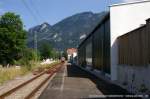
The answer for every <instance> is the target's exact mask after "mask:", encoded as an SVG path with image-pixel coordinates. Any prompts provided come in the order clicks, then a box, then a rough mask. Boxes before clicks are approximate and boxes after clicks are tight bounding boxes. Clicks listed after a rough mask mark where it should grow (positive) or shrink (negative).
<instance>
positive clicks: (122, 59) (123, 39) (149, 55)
mask: <svg viewBox="0 0 150 99" xmlns="http://www.w3.org/2000/svg"><path fill="white" fill-rule="evenodd" d="M149 31H150V19H149V20H147V23H146V25H144V26H142V27H140V28H137V29H135V30H133V31H131V32H129V33H127V34H124V35H122V36H120V37H119V38H118V44H119V47H118V55H119V56H118V57H119V58H118V60H119V63H118V75H117V77H118V79H117V81H118V82H119V83H120V84H122V85H123V83H124V82H126V83H127V85H126V88H127V89H129V91H130V90H131V91H136V92H140V89H141V87H142V85H143V84H144V85H145V88H147V89H149V90H150V79H149V76H150V66H149V64H150V39H149V38H150V32H149ZM145 75H146V76H145ZM131 86H133V87H131Z"/></svg>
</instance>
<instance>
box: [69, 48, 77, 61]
mask: <svg viewBox="0 0 150 99" xmlns="http://www.w3.org/2000/svg"><path fill="white" fill-rule="evenodd" d="M67 55H68V57H67V58H68V61H73V59H74V58H75V57H76V56H77V49H76V48H69V49H67Z"/></svg>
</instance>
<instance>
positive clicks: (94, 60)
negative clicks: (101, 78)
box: [78, 12, 110, 76]
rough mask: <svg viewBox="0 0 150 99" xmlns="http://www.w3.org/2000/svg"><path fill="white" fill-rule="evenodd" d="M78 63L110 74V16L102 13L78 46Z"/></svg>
mask: <svg viewBox="0 0 150 99" xmlns="http://www.w3.org/2000/svg"><path fill="white" fill-rule="evenodd" d="M78 60H79V61H78V63H79V65H80V66H86V67H89V68H91V69H92V70H94V69H97V70H99V71H101V72H102V73H103V74H104V75H105V74H106V75H108V76H110V16H109V12H104V15H103V17H102V19H101V21H100V22H99V24H98V25H97V26H96V27H95V28H94V29H93V31H92V32H91V33H90V34H89V35H88V36H87V37H86V39H85V40H84V41H83V42H82V43H81V44H80V45H79V47H78Z"/></svg>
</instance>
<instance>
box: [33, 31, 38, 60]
mask: <svg viewBox="0 0 150 99" xmlns="http://www.w3.org/2000/svg"><path fill="white" fill-rule="evenodd" d="M34 50H35V51H36V55H37V56H38V53H37V32H34ZM37 56H36V61H37Z"/></svg>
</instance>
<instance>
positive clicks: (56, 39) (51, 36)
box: [28, 12, 106, 50]
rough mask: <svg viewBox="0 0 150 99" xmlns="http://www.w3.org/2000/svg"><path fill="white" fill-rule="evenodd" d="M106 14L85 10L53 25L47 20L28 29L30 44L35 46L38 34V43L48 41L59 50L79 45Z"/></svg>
mask: <svg viewBox="0 0 150 99" xmlns="http://www.w3.org/2000/svg"><path fill="white" fill-rule="evenodd" d="M105 14H106V12H101V13H92V12H83V13H78V14H75V15H73V16H70V17H67V18H65V19H64V20H62V21H60V22H58V23H56V24H55V25H53V26H51V25H49V24H48V23H46V22H45V23H43V24H41V25H38V26H35V27H33V28H31V29H29V31H28V46H29V47H33V46H34V37H35V36H36V35H37V42H38V45H40V44H41V42H45V41H46V42H50V43H51V44H52V45H53V46H54V47H55V48H56V49H58V50H64V49H66V48H70V47H77V46H78V45H79V43H81V42H82V40H83V39H84V38H85V37H86V36H87V35H88V34H89V33H90V32H91V31H92V30H93V29H94V27H95V26H96V25H97V24H98V22H99V21H100V20H101V19H102V17H103V16H104V15H105ZM35 34H36V35H35Z"/></svg>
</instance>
